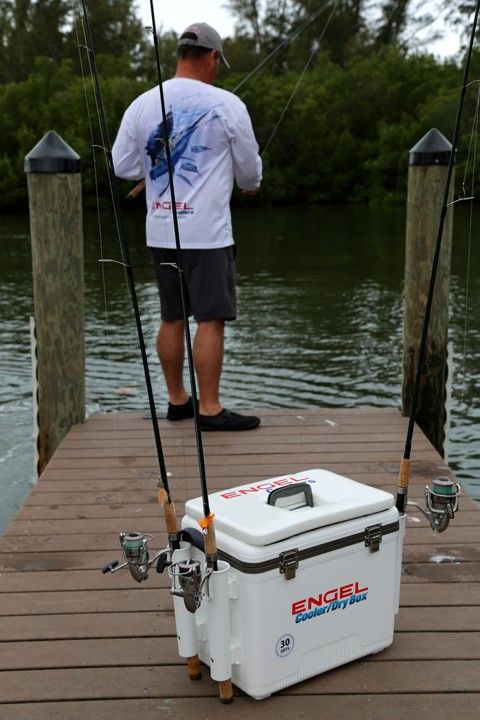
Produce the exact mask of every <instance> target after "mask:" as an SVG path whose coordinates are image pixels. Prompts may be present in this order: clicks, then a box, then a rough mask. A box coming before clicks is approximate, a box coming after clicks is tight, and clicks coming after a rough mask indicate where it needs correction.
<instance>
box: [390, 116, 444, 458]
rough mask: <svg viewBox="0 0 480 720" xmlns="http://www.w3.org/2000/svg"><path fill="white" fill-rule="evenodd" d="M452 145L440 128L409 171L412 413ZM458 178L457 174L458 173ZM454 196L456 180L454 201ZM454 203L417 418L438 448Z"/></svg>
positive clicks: (420, 147)
mask: <svg viewBox="0 0 480 720" xmlns="http://www.w3.org/2000/svg"><path fill="white" fill-rule="evenodd" d="M451 152H452V146H451V144H450V143H449V142H448V140H447V139H446V138H445V137H444V136H443V135H442V134H441V133H440V132H439V131H438V130H436V129H435V128H433V129H432V130H430V131H429V132H428V133H427V134H426V135H425V136H424V137H423V138H422V139H421V140H420V141H419V142H418V143H417V144H416V145H415V146H414V147H413V148H412V149H411V151H410V167H409V174H408V198H407V223H406V254H405V314H404V328H403V386H402V411H403V414H404V415H408V414H409V413H410V408H411V403H412V396H413V386H414V381H415V372H416V369H417V363H418V350H419V345H420V338H421V335H422V325H423V319H424V315H425V306H426V303H427V295H428V288H429V283H430V276H431V271H432V262H433V255H434V250H435V242H436V238H437V233H438V227H439V221H440V212H441V209H442V204H443V196H444V192H445V183H446V178H447V173H448V164H449V161H450V156H451ZM452 180H453V178H452ZM452 197H453V182H452V184H451V191H450V198H449V202H450V201H451V199H452ZM452 226H453V208H452V207H450V208H449V210H448V212H447V215H446V220H445V226H444V231H443V238H442V245H441V252H440V258H439V264H438V274H437V279H436V283H435V293H434V297H433V304H432V313H431V319H430V327H429V334H428V339H427V346H426V353H425V364H424V369H423V375H422V381H421V387H420V396H419V402H418V411H417V416H416V421H417V423H418V424H419V425H420V427H421V428H422V430H423V432H424V433H425V435H426V436H427V437H428V439H429V440H430V442H431V443H432V444H433V446H434V447H435V448H436V449H437V450H438V452H440V453H443V443H444V439H445V431H444V426H445V419H446V410H445V397H446V390H445V388H446V380H447V354H448V350H447V334H448V293H449V285H450V264H451V263H450V258H451V247H452Z"/></svg>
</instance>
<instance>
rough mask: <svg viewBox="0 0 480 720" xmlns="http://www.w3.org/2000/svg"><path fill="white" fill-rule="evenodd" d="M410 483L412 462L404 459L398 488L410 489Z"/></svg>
mask: <svg viewBox="0 0 480 720" xmlns="http://www.w3.org/2000/svg"><path fill="white" fill-rule="evenodd" d="M409 482H410V460H407V459H406V458H402V460H401V462H400V471H399V474H398V487H399V488H408V483H409Z"/></svg>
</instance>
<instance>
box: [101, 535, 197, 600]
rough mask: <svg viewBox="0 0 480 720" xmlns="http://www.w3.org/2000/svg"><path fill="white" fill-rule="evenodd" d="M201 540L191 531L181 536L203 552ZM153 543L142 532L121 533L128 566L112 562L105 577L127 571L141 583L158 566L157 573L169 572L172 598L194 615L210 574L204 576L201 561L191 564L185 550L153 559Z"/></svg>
mask: <svg viewBox="0 0 480 720" xmlns="http://www.w3.org/2000/svg"><path fill="white" fill-rule="evenodd" d="M199 536H200V537H201V533H199V532H198V531H196V530H193V529H192V528H190V529H189V530H187V531H183V532H182V533H181V535H180V537H184V538H185V540H187V541H188V542H189V543H191V544H195V546H197V547H199V548H200V549H202V550H203V544H202V543H201V541H200V540H199ZM151 539H152V536H151V535H147V534H146V533H143V532H136V531H134V532H129V533H124V532H122V533H120V545H121V548H122V550H123V556H124V558H125V562H123V563H119V562H118V560H113V561H112V562H110V563H108V564H107V565H105V567H104V568H102V573H104V574H106V573H109V572H111V573H114V572H117V571H118V570H122V569H123V568H125V567H128V569H129V570H130V573H131V575H132V577H133V579H134V580H136V581H137V582H138V583H141V582H143V581H144V580H146V579H147V578H148V570H149V568H150V567H151V566H152V565H153V564H154V563H155V562H156V563H157V566H156V570H157V572H158V573H162V572H163V571H164V570H165V568H168V574H169V576H170V579H171V588H170V592H171V594H172V595H175V596H177V597H181V598H183V602H184V603H185V607H186V609H187V610H188V611H189V612H191V613H194V612H195V611H196V610H197V609H198V608H199V607H200V605H201V602H202V599H203V596H204V593H203V587H204V584H205V582H206V581H207V580H208V578H209V577H210V575H211V570H209V569H207V570H206V571H205V572H204V573H202V567H201V563H200V562H199V561H198V560H191V559H190V558H189V557H188V555H189V553H188V552H186V551H185V550H182V549H180V550H174V551H173V553H172V552H171V550H170V549H169V548H168V549H166V550H160V551H159V552H158V553H156V554H155V555H154V556H153V557H152V559H150V555H149V550H148V543H149V541H150V540H151ZM176 553H177V554H178V557H177V558H176V557H175V555H176Z"/></svg>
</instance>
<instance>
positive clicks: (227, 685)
mask: <svg viewBox="0 0 480 720" xmlns="http://www.w3.org/2000/svg"><path fill="white" fill-rule="evenodd" d="M150 14H151V20H152V35H153V45H154V50H155V63H156V70H157V79H158V89H159V97H160V107H161V119H162V124H163V128H164V146H165V157H166V161H167V171H168V185H169V189H170V201H171V208H172V219H173V231H174V236H175V248H176V260H177V261H176V270H177V273H178V281H179V286H180V296H181V304H182V315H183V324H184V332H185V345H186V350H187V361H188V372H189V379H190V387H191V393H192V402H193V424H194V428H195V437H196V445H197V458H198V469H199V474H200V487H201V494H202V505H203V518H201V519H199V520H198V523H199V525H200V527H201V529H202V533H203V548H202V549H203V552H204V554H205V562H206V572H205V573H202V571H201V567H200V563H199V562H198V561H195V560H191V561H190V564H186V563H184V562H183V563H179V564H178V566H177V568H175V565H174V564H173V563H172V566H171V568H170V569H169V572H170V576H171V578H172V594H174V595H175V594H183V597H184V602H185V606H186V608H187V610H188V611H189V612H190V613H194V612H195V611H196V610H197V609H198V607H199V606H200V604H201V602H202V601H203V597H204V590H203V588H204V587H207V593H208V598H209V607H210V612H211V613H213V612H219V614H221V615H225V608H226V609H227V614H228V592H227V591H226V586H225V583H226V582H227V575H226V572H225V568H222V570H221V572H219V562H218V550H217V542H216V537H215V527H214V515H213V514H212V513H211V511H210V501H209V496H208V486H207V477H206V472H205V457H204V452H203V442H202V433H201V430H200V418H199V412H198V410H199V406H198V401H197V384H196V379H195V366H194V362H193V352H192V340H191V334H190V325H189V322H188V314H187V309H186V301H185V294H186V288H185V281H184V275H183V261H182V247H181V242H180V231H179V227H178V216H177V209H176V198H175V183H174V179H173V175H174V168H173V162H172V155H171V150H170V138H169V132H168V121H167V110H166V106H165V95H164V92H163V76H162V67H161V63H160V50H159V45H158V36H157V24H156V18H155V8H154V5H153V0H150ZM210 578H212V579H211V581H210V580H209V579H210ZM176 580H178V584H179V586H180V588H179V589H176V584H175V581H176ZM190 588H192V589H193V598H191V597H190V596H189V592H188V591H189V589H190ZM185 590H187V593H185ZM222 611H223V612H222ZM176 617H177V618H178V622H179V623H181V624H182V625H183V624H184V621H185V618H184V614H183V615H182V614H181V613H176ZM190 621H191V620H190ZM225 631H226V625H225V622H223V623H219V624H218V627H217V628H214V629H213V633H212V634H211V637H210V653H211V654H212V655H215V654H216V649H215V646H220V647H221V650H220V654H221V655H222V656H223V662H219V663H218V667H217V668H215V670H214V672H212V679H215V680H217V682H218V688H219V695H220V700H221V701H222V702H224V703H230V702H232V700H233V687H232V680H231V660H230V658H229V655H230V650H229V647H228V652H225V638H223V639H222V638H221V636H222V635H224V634H225ZM212 665H213V662H212ZM214 673H215V677H214Z"/></svg>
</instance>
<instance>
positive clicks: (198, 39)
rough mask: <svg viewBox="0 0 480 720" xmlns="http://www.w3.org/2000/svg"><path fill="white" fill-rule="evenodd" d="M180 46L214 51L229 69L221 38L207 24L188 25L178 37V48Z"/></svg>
mask: <svg viewBox="0 0 480 720" xmlns="http://www.w3.org/2000/svg"><path fill="white" fill-rule="evenodd" d="M181 45H194V46H196V47H203V48H207V49H208V50H216V51H217V52H218V53H219V54H220V57H221V59H222V61H223V62H224V63H225V65H226V66H227V68H229V67H230V65H229V64H228V62H227V61H226V59H225V55H224V54H223V47H222V38H221V37H220V35H219V34H218V32H217V31H216V30H215V29H214V28H213V27H212V26H211V25H207V23H193V25H189V26H188V27H187V28H186V29H185V30H184V31H183V33H182V34H181V35H180V39H179V41H178V47H180V46H181Z"/></svg>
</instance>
